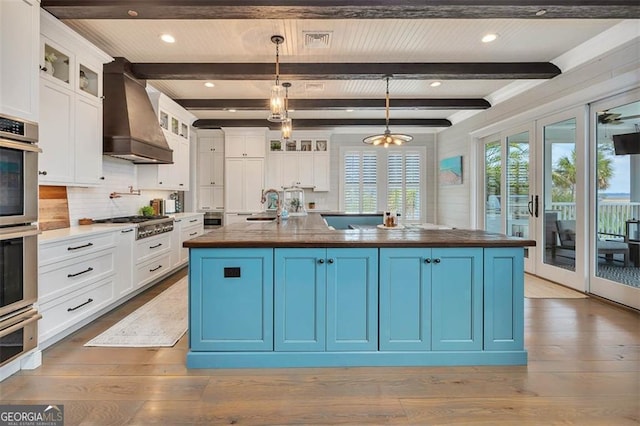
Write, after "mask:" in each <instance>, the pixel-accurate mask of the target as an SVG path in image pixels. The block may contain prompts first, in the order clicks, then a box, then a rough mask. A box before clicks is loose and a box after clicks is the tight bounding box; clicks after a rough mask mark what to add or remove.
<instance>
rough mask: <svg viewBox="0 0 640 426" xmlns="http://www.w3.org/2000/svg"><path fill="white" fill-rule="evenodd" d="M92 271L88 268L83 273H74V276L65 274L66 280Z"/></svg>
mask: <svg viewBox="0 0 640 426" xmlns="http://www.w3.org/2000/svg"><path fill="white" fill-rule="evenodd" d="M91 271H93V268H92V267H88V268H87V269H85V270H84V271H80V272H76V273H75V274H67V278H73V277H77V276H78V275H82V274H86V273H87V272H91Z"/></svg>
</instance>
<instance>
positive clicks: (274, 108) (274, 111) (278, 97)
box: [267, 35, 284, 123]
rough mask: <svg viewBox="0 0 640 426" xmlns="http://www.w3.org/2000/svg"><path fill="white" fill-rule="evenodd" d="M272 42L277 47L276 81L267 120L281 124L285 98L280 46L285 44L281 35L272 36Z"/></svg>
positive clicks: (272, 90)
mask: <svg viewBox="0 0 640 426" xmlns="http://www.w3.org/2000/svg"><path fill="white" fill-rule="evenodd" d="M271 42H272V43H274V44H275V45H276V81H275V84H274V85H273V86H272V87H271V97H270V98H269V109H270V111H271V112H270V114H269V117H267V120H269V121H272V122H275V123H279V122H281V121H282V120H283V119H284V96H283V93H282V86H280V62H279V60H280V55H279V53H280V45H281V44H282V43H283V42H284V37H282V36H281V35H274V36H271Z"/></svg>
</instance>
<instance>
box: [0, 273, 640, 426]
mask: <svg viewBox="0 0 640 426" xmlns="http://www.w3.org/2000/svg"><path fill="white" fill-rule="evenodd" d="M182 276H184V271H181V272H179V273H177V274H175V275H174V276H172V277H169V278H167V279H166V280H165V281H164V282H162V283H160V284H159V285H157V286H155V287H153V288H151V289H150V290H148V291H147V292H145V293H143V294H141V295H140V296H138V297H136V298H135V299H133V300H131V301H130V302H128V303H127V304H126V305H123V306H121V307H119V308H118V309H116V310H114V311H112V312H110V313H109V314H107V315H105V316H104V317H102V318H101V319H100V320H98V321H95V322H94V323H92V324H90V325H88V326H87V327H85V328H83V329H82V330H79V331H78V332H77V333H75V334H73V335H71V336H69V337H68V338H67V339H65V340H63V341H61V342H59V343H58V344H56V345H54V346H52V347H50V348H48V349H47V350H45V351H44V354H43V355H44V356H43V358H44V362H43V366H42V367H40V368H39V369H37V370H33V371H22V372H20V373H18V374H16V375H14V376H12V377H10V378H8V379H6V380H5V381H4V382H3V383H0V401H1V403H2V404H25V403H28V404H64V409H65V417H66V425H80V424H82V425H101V426H102V425H150V424H161V425H195V424H202V425H217V424H238V425H291V424H295V425H300V424H352V425H365V424H401V425H439V424H457V425H459V424H474V425H476V424H485V425H518V426H520V425H550V424H563V425H567V424H576V425H607V426H609V425H638V424H640V315H639V314H638V313H635V312H630V311H626V310H623V309H620V308H617V307H614V306H611V305H608V304H605V303H603V302H601V301H599V300H596V299H593V298H588V299H525V306H526V312H525V315H526V322H525V327H526V330H525V331H526V347H527V349H528V351H529V364H528V365H527V366H509V367H481V366H478V367H420V368H417V367H415V368H400V367H393V368H315V369H308V368H305V369H265V370H188V369H186V368H185V366H184V359H185V354H186V351H187V338H186V336H185V337H184V338H183V339H182V340H181V341H180V342H178V344H177V345H176V346H175V347H173V348H99V347H84V346H83V344H84V343H85V342H86V341H87V340H89V339H91V338H92V337H94V336H96V335H97V334H98V333H100V332H102V331H104V330H105V329H106V328H108V327H110V326H111V325H113V324H114V323H116V322H117V321H118V320H120V319H121V318H123V317H124V316H125V315H127V314H129V313H130V312H132V311H133V310H135V309H136V308H137V307H139V306H141V305H142V304H143V303H145V302H146V301H148V300H150V299H151V298H153V297H154V296H156V295H157V294H158V293H159V292H160V291H162V290H163V289H165V288H167V287H168V286H170V285H172V284H173V283H175V282H176V281H177V280H178V279H179V278H181V277H182Z"/></svg>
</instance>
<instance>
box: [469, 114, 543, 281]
mask: <svg viewBox="0 0 640 426" xmlns="http://www.w3.org/2000/svg"><path fill="white" fill-rule="evenodd" d="M532 134H533V131H532V128H531V126H524V127H519V128H513V129H510V130H508V131H505V132H502V133H500V134H497V135H492V136H489V137H486V138H484V139H483V140H482V157H481V161H482V167H481V170H483V176H484V197H483V204H484V208H483V210H484V215H483V217H482V225H483V227H484V229H485V230H486V231H489V232H499V233H502V234H507V235H510V236H515V237H522V238H534V236H535V214H536V213H535V195H534V194H535V191H534V186H533V183H534V179H533V177H534V170H533V168H532V167H530V165H531V164H533V163H532V160H533V156H532V154H533V150H532V149H531V138H532ZM535 254H536V253H535V250H533V249H532V248H529V247H527V248H525V270H526V271H527V272H534V270H535Z"/></svg>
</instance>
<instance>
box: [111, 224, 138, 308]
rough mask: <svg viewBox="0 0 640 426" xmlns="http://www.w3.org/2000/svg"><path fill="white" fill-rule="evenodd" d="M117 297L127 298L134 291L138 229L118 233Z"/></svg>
mask: <svg viewBox="0 0 640 426" xmlns="http://www.w3.org/2000/svg"><path fill="white" fill-rule="evenodd" d="M116 241H117V242H116V244H117V246H116V247H117V249H116V297H121V296H126V295H127V294H129V293H131V291H133V289H134V282H133V279H134V277H133V265H134V263H133V262H134V256H135V255H134V251H133V249H134V246H135V243H136V228H135V227H130V228H126V229H122V230H120V231H118V232H116Z"/></svg>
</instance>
